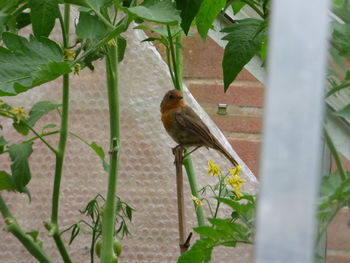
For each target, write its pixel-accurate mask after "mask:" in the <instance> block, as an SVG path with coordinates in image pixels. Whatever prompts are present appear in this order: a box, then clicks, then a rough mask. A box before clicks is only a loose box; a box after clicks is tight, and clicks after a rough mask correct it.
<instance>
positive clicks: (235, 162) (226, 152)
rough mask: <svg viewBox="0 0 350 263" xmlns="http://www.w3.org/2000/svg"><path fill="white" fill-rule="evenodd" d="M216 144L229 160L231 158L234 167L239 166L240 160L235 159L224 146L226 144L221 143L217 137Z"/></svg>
mask: <svg viewBox="0 0 350 263" xmlns="http://www.w3.org/2000/svg"><path fill="white" fill-rule="evenodd" d="M215 146H216V148H217V150H219V151H220V152H221V153H222V154H223V155H224V156H225V157H226V158H227V160H229V161H230V162H231V163H232V165H233V166H234V167H236V166H238V162H237V161H236V160H235V158H233V156H232V155H231V154H230V153H229V152H228V151H227V150H226V149H225V148H224V146H222V145H221V143H219V141H217V139H216V138H215Z"/></svg>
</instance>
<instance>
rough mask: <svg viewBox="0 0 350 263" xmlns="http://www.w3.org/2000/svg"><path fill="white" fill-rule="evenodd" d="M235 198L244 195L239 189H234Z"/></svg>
mask: <svg viewBox="0 0 350 263" xmlns="http://www.w3.org/2000/svg"><path fill="white" fill-rule="evenodd" d="M234 193H235V195H236V197H237V198H240V197H242V196H244V195H243V194H242V193H241V192H240V191H234Z"/></svg>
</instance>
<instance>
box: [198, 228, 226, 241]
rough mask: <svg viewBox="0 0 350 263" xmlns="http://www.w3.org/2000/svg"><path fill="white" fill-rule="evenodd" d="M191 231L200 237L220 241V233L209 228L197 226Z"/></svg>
mask: <svg viewBox="0 0 350 263" xmlns="http://www.w3.org/2000/svg"><path fill="white" fill-rule="evenodd" d="M193 230H194V231H196V232H197V233H198V234H200V235H201V236H205V237H209V238H212V239H220V238H221V237H222V233H221V232H219V231H217V230H216V229H214V228H213V227H211V226H199V227H195V228H193Z"/></svg>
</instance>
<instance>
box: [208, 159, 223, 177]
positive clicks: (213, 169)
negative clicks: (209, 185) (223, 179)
mask: <svg viewBox="0 0 350 263" xmlns="http://www.w3.org/2000/svg"><path fill="white" fill-rule="evenodd" d="M208 167H209V170H208V175H212V176H219V175H221V169H220V167H219V165H217V164H215V163H214V162H213V161H212V160H209V161H208Z"/></svg>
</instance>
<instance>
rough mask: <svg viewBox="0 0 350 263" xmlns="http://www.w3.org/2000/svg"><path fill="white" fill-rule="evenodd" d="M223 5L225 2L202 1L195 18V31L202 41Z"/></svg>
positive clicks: (222, 0) (220, 0)
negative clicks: (196, 30)
mask: <svg viewBox="0 0 350 263" xmlns="http://www.w3.org/2000/svg"><path fill="white" fill-rule="evenodd" d="M225 5H226V0H203V3H202V5H201V7H200V9H199V11H198V14H197V16H196V24H197V29H198V32H199V34H200V35H201V37H202V39H205V38H206V37H207V34H208V31H209V29H210V28H211V26H212V24H213V21H214V20H215V18H216V16H217V15H218V13H219V12H220V11H221V9H223V8H224V7H225Z"/></svg>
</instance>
